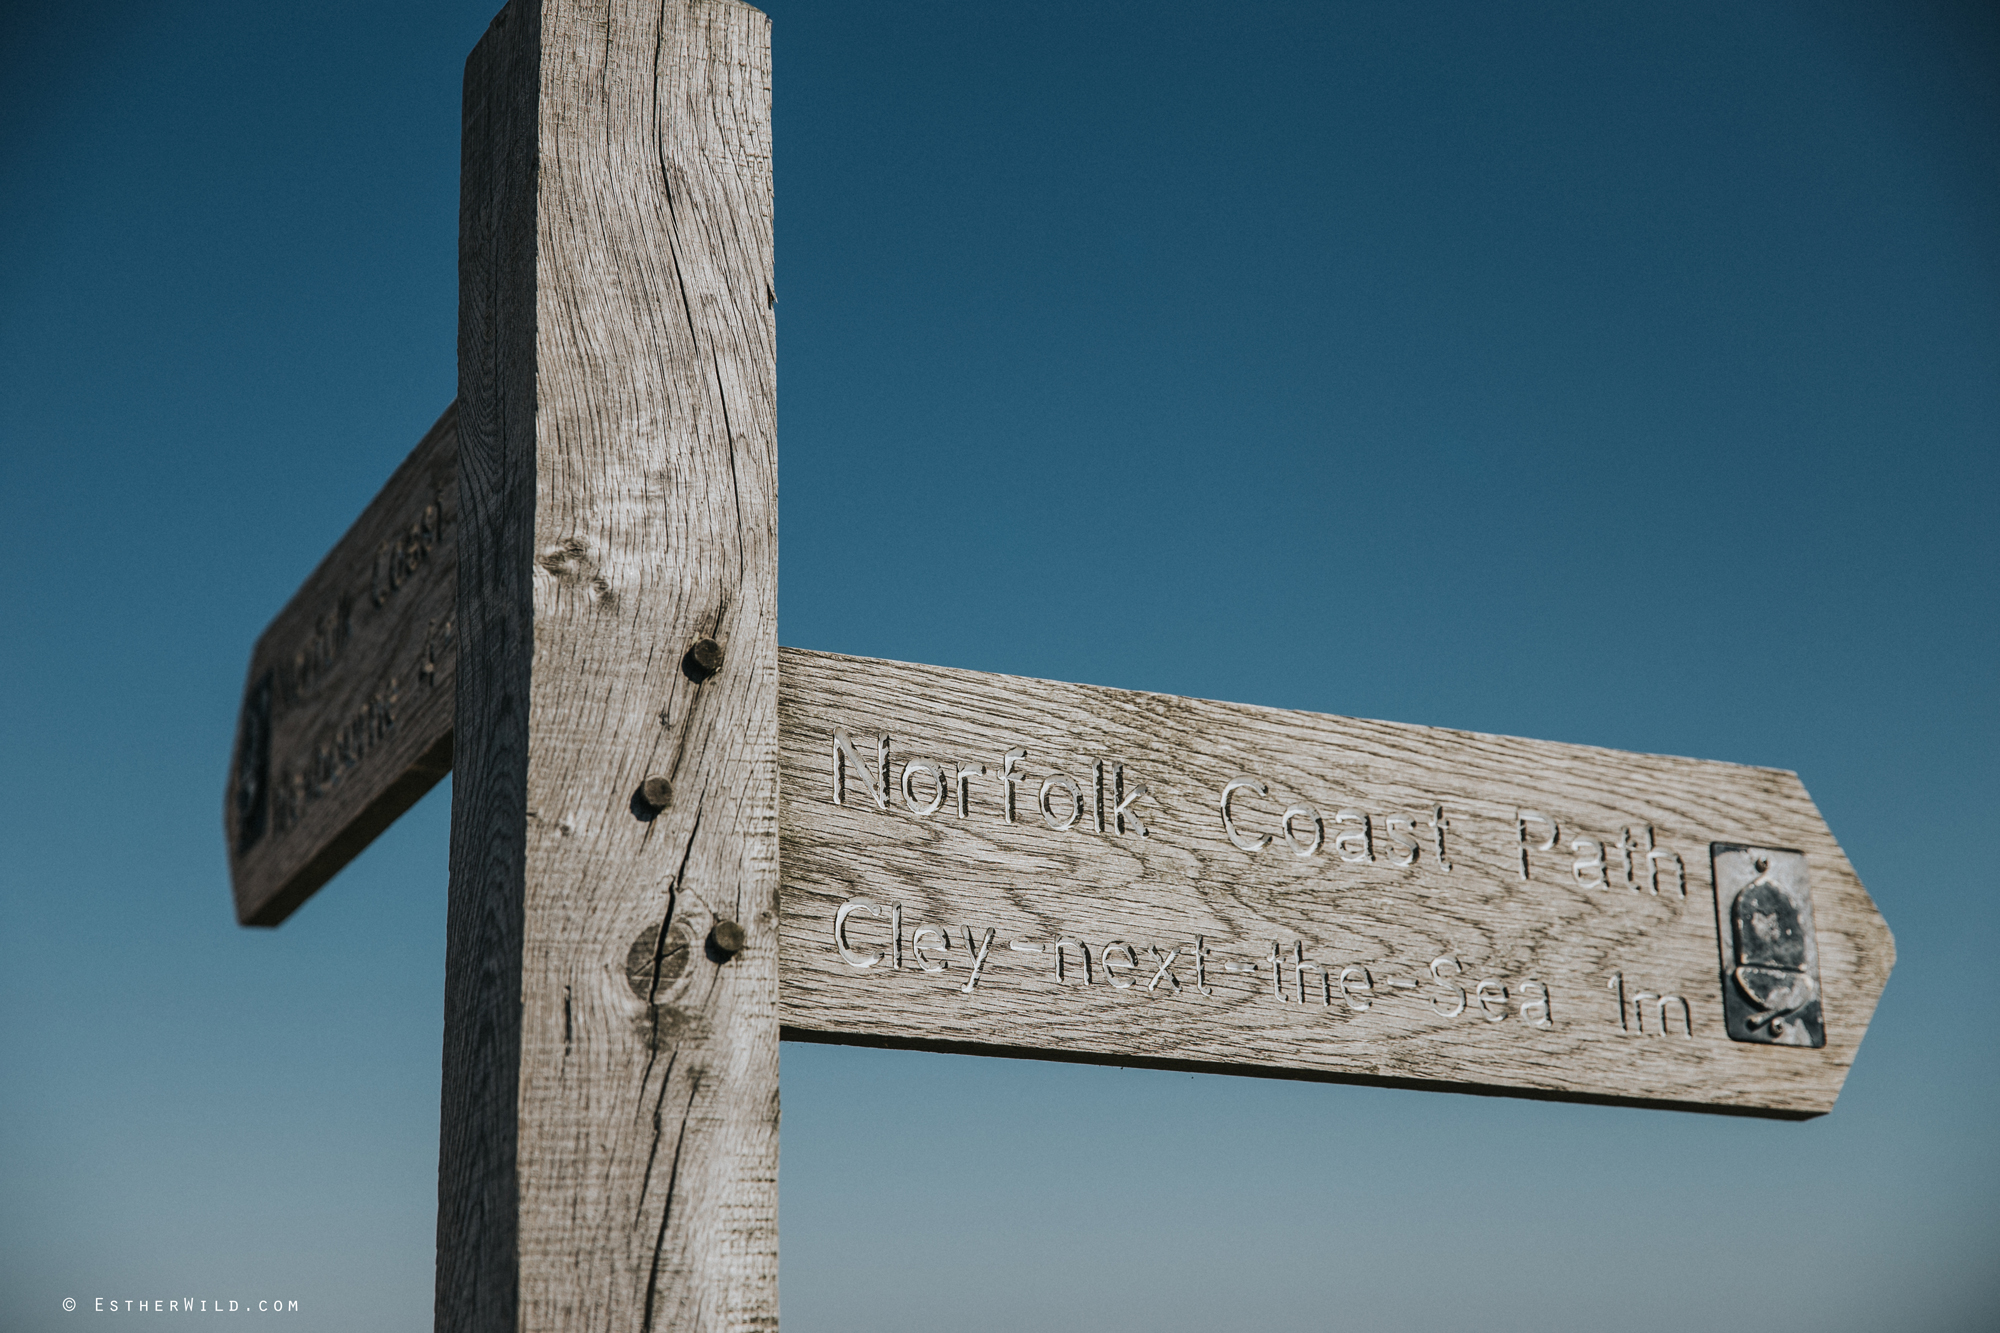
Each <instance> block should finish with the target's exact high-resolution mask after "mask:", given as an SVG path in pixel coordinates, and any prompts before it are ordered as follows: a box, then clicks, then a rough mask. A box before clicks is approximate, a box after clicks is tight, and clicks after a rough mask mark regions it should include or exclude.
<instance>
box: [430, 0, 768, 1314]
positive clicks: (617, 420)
mask: <svg viewBox="0 0 2000 1333" xmlns="http://www.w3.org/2000/svg"><path fill="white" fill-rule="evenodd" d="M769 71H770V63H769V30H768V24H767V22H766V20H765V18H764V16H763V15H762V14H760V13H758V12H757V11H756V10H753V9H750V8H747V7H746V6H743V5H740V4H735V3H728V2H727V0H692V2H686V0H667V2H666V3H665V4H664V5H662V4H658V3H653V4H639V3H628V2H627V0H597V2H596V3H588V4H557V3H547V4H544V5H540V6H538V5H536V4H534V3H531V2H530V0H516V2H515V3H514V4H512V5H510V6H509V7H508V8H507V9H506V10H505V11H503V13H502V14H501V15H500V17H499V18H497V19H496V20H495V21H494V24H493V26H492V27H491V28H490V29H489V31H488V32H487V34H486V36H485V38H484V39H483V40H482V41H481V42H480V44H479V47H478V48H477V49H476V50H475V51H474V52H473V54H472V57H471V59H470V60H469V61H468V62H467V66H466V82H465V134H464V158H463V175H462V190H463V203H462V210H461V224H460V324H459V396H460V441H461V467H462V476H461V488H460V494H461V497H462V508H463V514H464V520H463V523H462V526H461V553H460V555H461V562H460V574H461V581H460V587H459V600H458V605H459V631H460V643H461V660H460V664H459V696H458V716H457V732H456V734H457V736H458V738H459V743H458V745H457V747H456V749H457V759H458V774H457V777H456V779H455V788H454V801H453V810H452V850H451V863H452V871H451V901H450V908H449V915H448V931H447V933H448V944H447V952H448V957H447V962H446V996H445V1051H444V1092H443V1142H442V1150H441V1160H440V1168H439V1171H440V1178H439V1210H438V1286H437V1322H438V1327H440V1328H443V1329H454V1330H458V1329H464V1330H473V1329H477V1330H501V1329H507V1330H512V1329H516V1328H520V1329H537V1330H540V1329H584V1328H590V1329H697V1328H699V1329H723V1328H732V1329H733V1328H758V1327H770V1326H773V1325H774V1324H775V1323H776V1320H777V1148H778V1138H777V1134H778V1024H777V926H776V920H777V918H776V912H777V873H778V860H777V808H776V800H777V768H776V746H777V685H778V674H777V640H776V630H775V625H776V619H775V613H776V604H775V599H776V587H777V579H776V576H777V529H776V519H777V457H776V444H775V426H774V415H775V393H774V380H773V376H774V326H773V317H772V300H771V294H770V293H771V283H772V268H771V264H772V249H771V243H772V240H771V176H770V119H769V115H770V110H769V108H770V82H769V77H770V76H769ZM701 636H711V637H713V638H714V639H716V640H718V641H719V642H720V643H721V644H722V647H723V650H724V659H723V663H722V666H721V669H720V671H719V672H718V673H717V674H715V675H714V676H713V677H712V678H710V679H708V680H706V681H705V682H704V683H701V684H699V685H697V684H696V683H694V682H693V681H692V680H691V679H690V678H689V677H688V676H687V675H685V674H683V672H682V670H681V662H682V658H683V655H684V653H685V652H686V650H687V649H688V647H689V645H690V644H691V643H692V642H693V641H695V640H696V639H697V638H699V637H701ZM656 774H657V775H664V776H666V777H667V778H669V779H670V780H671V782H672V784H673V789H674V796H673V799H672V801H671V803H670V804H669V806H668V807H667V808H666V809H664V810H660V811H658V812H655V811H654V810H653V809H652V808H651V807H650V806H642V805H641V804H640V803H638V802H636V801H635V800H634V797H635V794H636V793H637V792H638V790H639V788H640V786H641V784H642V782H643V781H644V779H645V778H646V777H648V776H649V775H656ZM724 920H734V921H737V922H740V923H741V924H742V925H743V926H744V927H746V928H747V930H746V942H745V945H744V948H743V949H742V951H741V952H740V953H737V954H735V955H734V956H733V957H729V956H728V955H726V954H723V953H722V952H721V951H719V950H711V949H709V948H707V947H706V945H705V941H706V939H707V938H708V937H709V935H710V932H711V930H712V928H713V927H714V926H715V925H716V924H717V923H719V922H722V921H724ZM723 959H727V961H721V960H723Z"/></svg>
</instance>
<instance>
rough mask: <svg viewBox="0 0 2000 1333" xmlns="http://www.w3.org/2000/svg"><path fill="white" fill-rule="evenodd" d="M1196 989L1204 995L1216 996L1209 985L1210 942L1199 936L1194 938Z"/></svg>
mask: <svg viewBox="0 0 2000 1333" xmlns="http://www.w3.org/2000/svg"><path fill="white" fill-rule="evenodd" d="M1194 988H1195V990H1196V991H1198V992H1200V993H1201V994H1203V995H1213V994H1215V990H1214V988H1213V987H1211V986H1210V985H1209V984H1208V941H1207V940H1205V939H1203V938H1202V937H1201V936H1199V935H1197V936H1195V937H1194Z"/></svg>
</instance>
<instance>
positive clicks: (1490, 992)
mask: <svg viewBox="0 0 2000 1333" xmlns="http://www.w3.org/2000/svg"><path fill="white" fill-rule="evenodd" d="M1472 995H1473V998H1474V999H1476V1000H1478V1001H1479V1010H1480V1012H1481V1013H1483V1014H1485V1015H1486V1021H1487V1022H1489V1023H1500V1022H1504V1021H1505V1020H1506V1018H1507V987H1506V986H1505V985H1504V984H1503V983H1501V982H1498V981H1482V982H1480V983H1479V984H1478V985H1477V986H1474V987H1473V988H1472Z"/></svg>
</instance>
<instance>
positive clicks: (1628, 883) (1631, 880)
mask: <svg viewBox="0 0 2000 1333" xmlns="http://www.w3.org/2000/svg"><path fill="white" fill-rule="evenodd" d="M1638 850H1639V844H1638V842H1637V841H1636V840H1635V839H1634V838H1633V837H1632V830H1631V828H1630V826H1627V827H1626V829H1625V831H1624V832H1623V833H1620V834H1619V835H1618V854H1619V855H1620V856H1622V857H1624V858H1625V887H1626V888H1628V889H1630V890H1632V892H1634V893H1637V892H1638V891H1639V877H1638V876H1637V875H1636V874H1635V873H1633V869H1632V853H1634V852H1636V851H1638Z"/></svg>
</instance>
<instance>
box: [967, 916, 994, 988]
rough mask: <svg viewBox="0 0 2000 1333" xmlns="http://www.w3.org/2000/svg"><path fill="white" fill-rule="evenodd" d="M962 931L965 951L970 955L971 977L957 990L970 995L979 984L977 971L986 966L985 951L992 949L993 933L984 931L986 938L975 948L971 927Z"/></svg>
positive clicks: (988, 930)
mask: <svg viewBox="0 0 2000 1333" xmlns="http://www.w3.org/2000/svg"><path fill="white" fill-rule="evenodd" d="M962 929H963V930H964V931H965V951H966V952H967V953H969V954H971V955H972V975H971V976H970V977H968V978H967V979H966V982H965V985H963V986H962V987H960V988H959V989H960V990H961V991H962V992H963V993H964V994H966V995H970V994H972V988H973V987H974V986H977V985H978V984H979V969H980V968H982V967H985V966H986V951H987V950H988V949H990V948H992V947H993V931H992V929H991V928H990V927H989V928H988V929H987V931H986V938H985V939H983V940H981V941H980V942H979V945H978V947H977V948H975V947H974V946H973V943H972V927H971V926H965V927H962Z"/></svg>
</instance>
